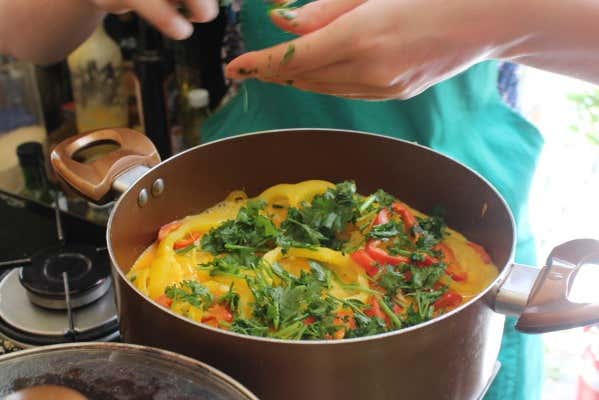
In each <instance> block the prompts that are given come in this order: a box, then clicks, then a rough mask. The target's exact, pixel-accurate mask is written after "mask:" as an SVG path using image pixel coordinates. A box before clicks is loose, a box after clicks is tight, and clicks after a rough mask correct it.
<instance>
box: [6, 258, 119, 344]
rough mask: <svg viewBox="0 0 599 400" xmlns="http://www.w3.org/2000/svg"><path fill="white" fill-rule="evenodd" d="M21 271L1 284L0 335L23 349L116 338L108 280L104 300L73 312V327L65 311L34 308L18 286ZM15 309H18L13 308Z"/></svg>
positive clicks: (21, 287) (116, 327) (114, 317)
mask: <svg viewBox="0 0 599 400" xmlns="http://www.w3.org/2000/svg"><path fill="white" fill-rule="evenodd" d="M20 273H21V271H20V269H14V270H12V271H10V272H8V273H7V274H5V275H4V277H3V278H2V280H0V316H1V318H0V335H3V336H4V337H5V339H9V340H12V341H14V342H16V344H17V345H23V346H22V347H30V346H39V345H46V344H58V343H66V342H73V341H106V340H114V339H116V338H117V337H118V323H117V316H116V306H115V303H114V292H113V288H112V285H111V284H110V279H108V280H107V282H108V290H107V293H106V295H105V296H102V297H101V298H100V299H98V300H97V301H95V302H94V303H92V304H89V305H87V306H85V307H80V308H77V309H75V310H73V312H72V320H73V324H72V325H73V326H71V323H70V320H69V317H68V315H67V313H66V312H65V311H59V310H48V309H45V308H42V307H39V306H37V305H35V304H33V303H32V302H31V301H30V300H29V298H28V296H27V292H26V290H24V288H23V286H22V285H21V283H20V280H19V275H20ZM16 305H18V307H17V306H16Z"/></svg>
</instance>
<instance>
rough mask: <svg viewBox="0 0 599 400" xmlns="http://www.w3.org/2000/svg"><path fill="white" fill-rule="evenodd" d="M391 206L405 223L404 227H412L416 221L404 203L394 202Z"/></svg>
mask: <svg viewBox="0 0 599 400" xmlns="http://www.w3.org/2000/svg"><path fill="white" fill-rule="evenodd" d="M391 208H393V211H395V212H396V213H398V214H399V216H400V217H401V219H402V221H403V222H404V224H406V228H408V229H412V227H413V226H414V225H416V224H417V223H418V221H417V220H416V217H414V214H412V213H411V212H410V210H408V207H407V206H406V205H405V204H402V203H400V202H395V203H393V205H392V206H391Z"/></svg>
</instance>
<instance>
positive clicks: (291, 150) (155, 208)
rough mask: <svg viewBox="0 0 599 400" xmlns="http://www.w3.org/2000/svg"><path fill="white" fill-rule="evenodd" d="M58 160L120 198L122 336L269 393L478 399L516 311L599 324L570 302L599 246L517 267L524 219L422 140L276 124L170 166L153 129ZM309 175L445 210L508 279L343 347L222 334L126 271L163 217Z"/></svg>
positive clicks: (73, 141) (91, 138) (115, 133)
mask: <svg viewBox="0 0 599 400" xmlns="http://www.w3.org/2000/svg"><path fill="white" fill-rule="evenodd" d="M106 141H109V142H114V143H116V144H118V145H119V146H120V148H119V149H118V150H116V151H114V152H112V153H109V154H107V155H105V156H104V157H102V158H99V159H96V160H94V161H90V162H88V163H85V162H82V161H81V160H79V161H77V152H79V151H80V150H81V149H83V148H87V147H89V146H90V145H94V144H95V143H105V142H106ZM51 161H52V164H53V166H54V168H55V169H56V171H57V172H58V174H59V175H60V176H61V177H62V179H64V180H65V181H66V182H67V183H68V184H69V185H71V186H73V187H74V188H76V189H77V190H78V191H79V192H80V193H82V194H83V195H85V196H87V197H89V198H91V199H92V200H95V201H102V200H104V199H107V198H109V197H110V196H111V195H113V194H114V192H117V194H118V193H122V194H121V195H120V198H119V200H118V202H117V203H116V205H115V207H114V209H113V211H112V214H111V217H110V221H109V224H108V231H107V242H108V249H109V252H110V257H111V261H112V266H113V275H114V281H115V283H116V296H117V305H118V313H119V321H120V327H121V333H122V335H123V338H124V340H125V341H127V342H131V343H137V344H144V345H149V346H154V347H159V348H164V349H168V350H172V351H176V352H179V353H181V354H185V355H189V356H191V357H194V358H197V359H199V360H202V361H204V362H207V363H208V364H211V365H213V366H215V367H217V368H219V369H221V370H223V371H225V372H227V373H228V374H230V375H231V376H233V377H234V378H236V379H238V380H240V381H241V382H242V383H243V384H245V385H247V386H248V387H249V388H250V389H251V390H252V391H254V392H255V393H256V394H257V395H259V396H260V397H261V398H264V399H289V400H291V399H307V398H310V399H336V398H339V399H341V398H343V399H365V398H376V399H460V400H464V399H475V398H477V397H478V396H479V395H480V393H481V392H483V390H484V388H485V385H486V383H487V381H488V380H489V379H490V378H491V376H492V374H493V371H494V367H495V362H496V360H497V356H498V353H499V348H500V344H501V337H502V330H503V322H504V318H505V317H504V315H505V314H508V315H517V316H519V319H518V324H517V328H518V329H519V330H521V331H523V332H527V333H540V332H547V331H550V330H558V329H566V328H571V327H575V326H581V325H586V324H589V323H596V322H599V302H597V300H593V299H585V298H582V297H581V296H580V295H578V296H577V297H576V299H577V300H576V301H575V300H572V299H573V297H572V295H573V289H572V287H573V286H575V287H583V288H584V285H580V284H579V283H580V282H584V279H583V278H584V276H585V274H586V273H589V272H590V273H593V272H596V271H598V269H597V266H598V265H599V242H598V241H595V240H590V239H587V240H576V241H572V242H568V243H565V244H564V245H562V246H559V247H557V248H556V249H555V250H554V251H553V252H552V254H551V255H550V256H549V259H548V261H547V263H546V266H545V267H543V268H538V267H533V266H523V265H517V264H515V263H514V262H513V256H514V248H515V242H516V234H515V225H514V220H513V217H512V214H511V212H510V210H509V208H508V206H507V204H506V202H505V201H504V200H503V199H502V197H501V196H500V194H499V193H498V192H497V191H496V190H495V189H494V188H493V187H492V186H491V185H490V184H489V182H487V181H486V180H485V179H483V178H482V177H481V176H480V175H478V174H477V173H476V172H474V171H472V170H471V169H469V168H467V167H466V166H464V165H462V164H460V163H458V162H456V161H454V160H452V159H450V158H448V157H446V156H444V155H442V154H440V153H438V152H435V151H433V150H430V149H428V148H425V147H423V146H420V145H417V144H414V143H410V142H406V141H402V140H397V139H393V138H389V137H384V136H379V135H373V134H367V133H362V132H354V131H342V130H322V129H294V130H281V131H268V132H260V133H254V134H248V135H242V136H237V137H234V138H229V139H224V140H220V141H217V142H213V143H209V144H206V145H201V146H198V147H195V148H193V149H190V150H188V151H186V152H183V153H181V154H179V155H177V156H175V157H172V158H170V159H168V160H166V161H164V162H162V163H160V162H159V159H158V156H157V153H156V150H155V149H154V147H153V146H152V145H151V143H150V142H149V140H148V139H147V138H146V137H145V136H143V135H142V134H139V133H136V132H134V131H130V130H123V129H109V130H101V131H95V132H91V133H87V134H83V135H79V136H76V137H73V138H70V139H68V140H66V141H65V142H63V143H61V144H59V145H58V146H57V147H56V148H55V150H54V151H53V153H52V155H51ZM306 179H325V180H329V181H332V182H340V181H343V180H346V179H353V180H355V181H356V183H357V186H358V189H359V191H360V192H362V193H369V192H372V191H374V190H376V189H378V188H383V189H385V190H386V191H388V192H390V193H392V194H393V195H395V196H397V197H398V198H400V199H402V201H405V202H406V203H407V204H410V205H411V206H413V207H415V208H416V209H419V210H421V211H423V212H430V211H431V210H432V209H433V208H434V207H435V206H436V205H439V204H441V205H443V206H444V208H445V209H446V210H447V213H446V217H445V218H446V222H447V223H448V225H449V226H451V227H452V228H455V229H457V230H458V231H461V232H462V233H464V234H465V235H466V236H467V237H468V238H469V239H470V240H472V241H474V242H477V243H480V244H481V245H483V246H484V247H485V248H486V249H487V251H488V253H489V254H490V256H491V257H492V259H493V260H494V262H495V264H496V265H497V266H498V267H499V269H500V274H499V276H498V277H497V279H496V280H495V281H494V282H493V283H492V284H490V285H489V286H488V287H487V288H486V290H484V291H483V292H482V293H480V294H479V295H478V296H476V297H475V298H473V299H472V300H470V301H468V302H467V303H466V304H463V305H461V306H460V307H458V308H457V309H455V310H453V311H452V312H449V313H447V314H445V315H443V316H440V317H438V318H436V319H434V320H431V321H428V322H426V323H423V324H420V325H417V326H414V327H410V328H407V329H403V330H400V331H395V332H389V333H384V334H379V335H375V336H369V337H364V338H356V339H347V340H340V341H326V340H318V341H287V340H275V339H270V338H258V337H251V336H245V335H240V334H236V333H231V332H227V331H224V330H219V329H214V328H212V327H210V326H206V325H203V324H200V323H196V322H193V321H191V320H187V319H185V318H184V317H182V316H180V315H177V314H175V313H173V312H171V311H169V310H166V309H164V308H162V307H160V306H158V305H157V304H155V303H153V302H152V301H151V300H149V299H148V298H146V297H145V296H144V295H143V294H142V293H141V292H139V291H138V290H137V289H136V288H135V287H134V286H133V285H132V284H131V283H130V282H128V281H127V279H126V278H125V275H126V273H127V272H128V270H129V269H130V268H131V266H132V265H133V263H134V262H135V260H136V259H137V257H138V256H139V255H140V254H141V253H142V252H143V250H144V249H145V248H146V247H147V246H149V245H150V244H151V243H152V242H153V241H154V240H155V238H156V232H157V230H158V229H159V227H160V226H162V225H163V224H165V223H168V222H170V221H172V220H175V219H179V218H182V217H184V216H186V215H189V214H194V213H198V212H200V211H202V210H204V209H205V208H207V207H209V206H211V205H213V204H215V203H216V202H218V201H220V200H222V199H223V198H224V197H225V196H226V195H227V194H228V193H229V192H230V191H232V190H235V189H244V190H246V191H247V192H248V194H249V195H250V196H252V195H257V194H258V193H260V192H261V191H262V190H264V189H266V188H267V187H269V186H271V185H274V184H278V183H283V182H288V183H293V182H299V181H303V180H306ZM578 292H580V290H579V291H578ZM578 292H577V293H578ZM581 293H582V292H581ZM578 294H580V293H578ZM581 299H582V300H581Z"/></svg>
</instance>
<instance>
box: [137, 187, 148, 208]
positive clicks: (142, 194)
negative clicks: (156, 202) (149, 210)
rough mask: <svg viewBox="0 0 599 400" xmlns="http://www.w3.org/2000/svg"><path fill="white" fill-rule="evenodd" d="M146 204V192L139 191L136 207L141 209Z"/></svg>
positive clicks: (144, 190)
mask: <svg viewBox="0 0 599 400" xmlns="http://www.w3.org/2000/svg"><path fill="white" fill-rule="evenodd" d="M146 204H148V190H147V189H141V190H140V191H139V194H138V195H137V205H138V206H140V207H143V206H145V205H146Z"/></svg>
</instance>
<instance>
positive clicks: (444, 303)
mask: <svg viewBox="0 0 599 400" xmlns="http://www.w3.org/2000/svg"><path fill="white" fill-rule="evenodd" d="M462 299H463V297H462V295H461V294H459V293H457V292H454V291H452V290H450V291H447V292H445V293H443V295H441V297H439V298H438V299H437V301H435V303H434V304H435V309H437V310H439V309H441V308H453V307H457V306H459V305H460V304H462Z"/></svg>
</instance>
